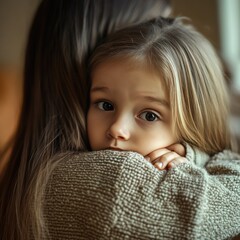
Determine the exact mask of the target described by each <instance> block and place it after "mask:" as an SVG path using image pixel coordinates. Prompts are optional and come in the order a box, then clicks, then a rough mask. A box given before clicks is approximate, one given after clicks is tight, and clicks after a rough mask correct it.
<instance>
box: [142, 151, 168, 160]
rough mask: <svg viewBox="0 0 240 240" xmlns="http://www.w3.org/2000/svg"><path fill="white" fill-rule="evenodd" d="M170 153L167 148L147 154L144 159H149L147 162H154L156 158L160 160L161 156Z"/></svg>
mask: <svg viewBox="0 0 240 240" xmlns="http://www.w3.org/2000/svg"><path fill="white" fill-rule="evenodd" d="M169 152H171V151H170V150H168V149H167V148H161V149H157V150H154V151H153V152H151V153H149V154H148V155H147V156H145V158H147V159H149V162H152V161H154V160H155V159H157V158H160V157H161V156H162V155H164V154H166V153H169Z"/></svg>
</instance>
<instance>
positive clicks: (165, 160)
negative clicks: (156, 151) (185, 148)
mask: <svg viewBox="0 0 240 240" xmlns="http://www.w3.org/2000/svg"><path fill="white" fill-rule="evenodd" d="M178 157H179V155H178V154H177V153H175V152H167V153H165V154H163V155H162V156H160V157H158V158H156V159H154V160H153V161H152V164H153V165H154V166H155V165H156V166H157V168H159V169H164V168H166V166H167V165H168V164H169V163H170V162H171V161H172V160H173V159H175V158H178Z"/></svg>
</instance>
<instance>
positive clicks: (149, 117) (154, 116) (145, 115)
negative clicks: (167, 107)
mask: <svg viewBox="0 0 240 240" xmlns="http://www.w3.org/2000/svg"><path fill="white" fill-rule="evenodd" d="M139 117H140V118H142V119H143V120H146V121H148V122H153V121H157V120H159V117H158V116H157V114H155V113H153V112H143V113H141V114H140V115H139Z"/></svg>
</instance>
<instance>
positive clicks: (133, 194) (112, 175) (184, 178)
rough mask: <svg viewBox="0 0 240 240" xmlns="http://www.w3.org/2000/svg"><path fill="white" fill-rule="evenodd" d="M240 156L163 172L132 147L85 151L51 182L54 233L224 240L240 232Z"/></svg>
mask: <svg viewBox="0 0 240 240" xmlns="http://www.w3.org/2000/svg"><path fill="white" fill-rule="evenodd" d="M239 197H240V156H239V155H237V154H233V153H231V152H228V151H225V152H222V153H220V154H218V155H216V156H214V157H213V158H211V159H210V160H209V161H208V163H207V165H206V166H205V168H202V167H199V166H197V165H196V164H194V163H193V162H192V161H189V163H186V164H182V165H180V166H178V167H177V168H174V169H171V170H169V171H165V170H164V171H158V170H157V169H155V168H154V167H153V166H152V165H151V164H149V163H148V162H147V161H145V160H144V158H143V157H142V156H141V155H139V154H137V153H133V152H114V151H98V152H91V153H81V154H78V155H75V156H74V157H71V158H70V159H68V160H64V161H62V162H61V163H60V164H58V166H57V167H56V168H55V170H54V172H53V174H52V176H51V178H50V180H49V182H48V185H47V190H46V194H45V200H44V214H45V219H46V221H47V225H48V230H49V234H50V236H51V237H52V239H116V240H118V239H139V240H141V239H227V238H231V237H233V236H235V235H237V234H239V233H240V201H239Z"/></svg>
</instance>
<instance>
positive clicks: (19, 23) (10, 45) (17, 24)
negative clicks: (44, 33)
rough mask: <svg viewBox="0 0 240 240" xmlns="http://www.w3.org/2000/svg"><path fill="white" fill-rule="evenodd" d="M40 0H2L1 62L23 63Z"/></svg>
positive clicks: (0, 5) (9, 63)
mask: <svg viewBox="0 0 240 240" xmlns="http://www.w3.org/2000/svg"><path fill="white" fill-rule="evenodd" d="M39 2H40V1H39V0H0V32H1V37H0V64H1V65H2V64H4V65H6V64H7V65H19V64H20V65H21V64H22V59H23V55H24V48H25V41H26V36H27V33H28V29H29V26H30V22H31V19H32V16H33V13H34V11H35V9H36V6H37V4H38V3H39Z"/></svg>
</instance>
